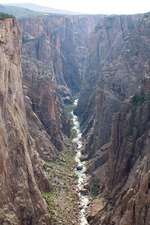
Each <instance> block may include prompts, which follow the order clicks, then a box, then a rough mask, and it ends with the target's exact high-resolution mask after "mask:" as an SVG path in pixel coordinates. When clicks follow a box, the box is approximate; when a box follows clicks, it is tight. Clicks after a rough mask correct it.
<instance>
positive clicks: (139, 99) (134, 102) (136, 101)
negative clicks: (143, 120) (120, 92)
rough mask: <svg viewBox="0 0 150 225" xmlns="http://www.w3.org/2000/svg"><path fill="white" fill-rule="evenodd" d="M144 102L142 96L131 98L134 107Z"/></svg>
mask: <svg viewBox="0 0 150 225" xmlns="http://www.w3.org/2000/svg"><path fill="white" fill-rule="evenodd" d="M144 101H145V96H144V95H134V96H133V98H132V102H133V104H134V105H141V104H142V103H143V102H144Z"/></svg>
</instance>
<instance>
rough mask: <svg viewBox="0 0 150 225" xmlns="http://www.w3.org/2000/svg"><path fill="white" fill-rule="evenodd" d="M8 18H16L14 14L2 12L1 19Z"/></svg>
mask: <svg viewBox="0 0 150 225" xmlns="http://www.w3.org/2000/svg"><path fill="white" fill-rule="evenodd" d="M7 18H14V16H12V15H9V14H6V13H0V20H4V19H7Z"/></svg>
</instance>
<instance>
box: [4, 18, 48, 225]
mask: <svg viewBox="0 0 150 225" xmlns="http://www.w3.org/2000/svg"><path fill="white" fill-rule="evenodd" d="M19 39H20V33H19V30H18V25H17V23H16V21H15V19H4V20H0V55H1V57H0V77H1V78H0V79H1V82H0V105H1V107H0V130H1V132H0V193H1V197H0V224H11V225H19V224H20V225H23V224H24V225H26V224H35V225H37V224H39V225H41V224H43V225H44V224H50V222H49V219H48V212H47V206H46V203H45V201H44V200H43V198H42V196H41V192H40V190H39V188H41V190H49V184H48V181H47V179H46V177H45V175H44V173H43V170H42V161H41V159H40V158H39V154H38V153H37V150H36V146H35V144H36V141H35V139H34V137H33V136H32V135H30V132H29V129H28V124H27V120H26V112H25V106H24V96H23V89H22V72H21V58H20V56H21V55H20V43H19V42H20V41H19ZM33 116H34V115H33ZM35 119H36V118H35ZM41 181H42V182H41Z"/></svg>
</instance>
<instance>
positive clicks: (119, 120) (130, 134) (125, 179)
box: [90, 78, 150, 225]
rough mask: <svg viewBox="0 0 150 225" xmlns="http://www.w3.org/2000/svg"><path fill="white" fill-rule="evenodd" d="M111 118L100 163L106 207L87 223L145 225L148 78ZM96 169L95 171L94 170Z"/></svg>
mask: <svg viewBox="0 0 150 225" xmlns="http://www.w3.org/2000/svg"><path fill="white" fill-rule="evenodd" d="M143 83H144V84H143V88H142V89H141V91H140V93H138V94H136V95H135V96H134V97H132V98H131V99H130V101H126V102H124V104H123V105H122V107H121V111H120V112H119V113H116V114H115V115H114V117H113V125H112V133H111V142H110V144H109V145H108V148H103V150H105V151H107V160H106V161H105V165H103V172H104V173H103V176H104V177H103V178H102V179H101V178H99V179H100V185H101V186H103V193H102V194H101V196H103V197H104V199H105V207H104V208H103V209H102V210H100V211H99V212H97V214H96V215H94V216H93V218H91V221H90V224H102V225H104V224H113V225H126V224H131V225H144V224H146V225H148V224H149V221H150V209H149V204H150V199H149V197H150V186H149V183H150V166H149V165H150V151H149V150H150V117H149V115H150V78H146V79H145V80H144V82H143ZM97 172H98V171H97Z"/></svg>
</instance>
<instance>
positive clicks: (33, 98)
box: [22, 58, 65, 156]
mask: <svg viewBox="0 0 150 225" xmlns="http://www.w3.org/2000/svg"><path fill="white" fill-rule="evenodd" d="M22 68H23V74H24V77H23V83H24V93H25V95H26V96H27V98H29V99H30V107H31V110H33V111H34V112H35V113H36V115H37V116H38V117H39V119H40V121H41V123H42V124H43V127H44V129H45V130H46V131H47V133H48V134H49V136H50V137H49V139H50V140H49V141H50V142H51V143H53V145H54V146H55V148H54V146H53V145H52V144H49V142H48V145H49V146H52V147H51V149H52V150H50V149H49V150H48V149H47V148H50V147H48V145H47V147H46V149H47V150H48V152H49V153H50V152H51V153H52V151H53V150H54V151H53V153H57V150H63V147H64V146H63V133H62V130H63V121H64V122H65V118H63V112H62V110H61V107H60V99H59V97H58V93H57V86H56V84H55V82H54V81H53V73H52V71H51V70H50V69H49V68H47V67H46V66H44V65H43V64H42V63H40V62H32V61H31V62H30V61H29V60H28V59H27V58H23V59H22ZM61 114H62V115H61ZM29 117H30V116H29ZM31 123H32V121H31ZM32 126H33V125H32V124H31V126H30V127H31V129H32ZM33 130H34V129H33ZM40 136H41V135H40ZM47 136H48V135H47ZM44 142H45V141H44ZM43 145H44V143H42V144H41V146H43ZM42 148H44V147H42ZM44 149H45V148H44ZM56 149H57V150H56ZM44 151H45V150H44ZM42 152H43V150H42ZM48 152H47V153H46V154H47V156H50V154H49V153H48Z"/></svg>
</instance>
